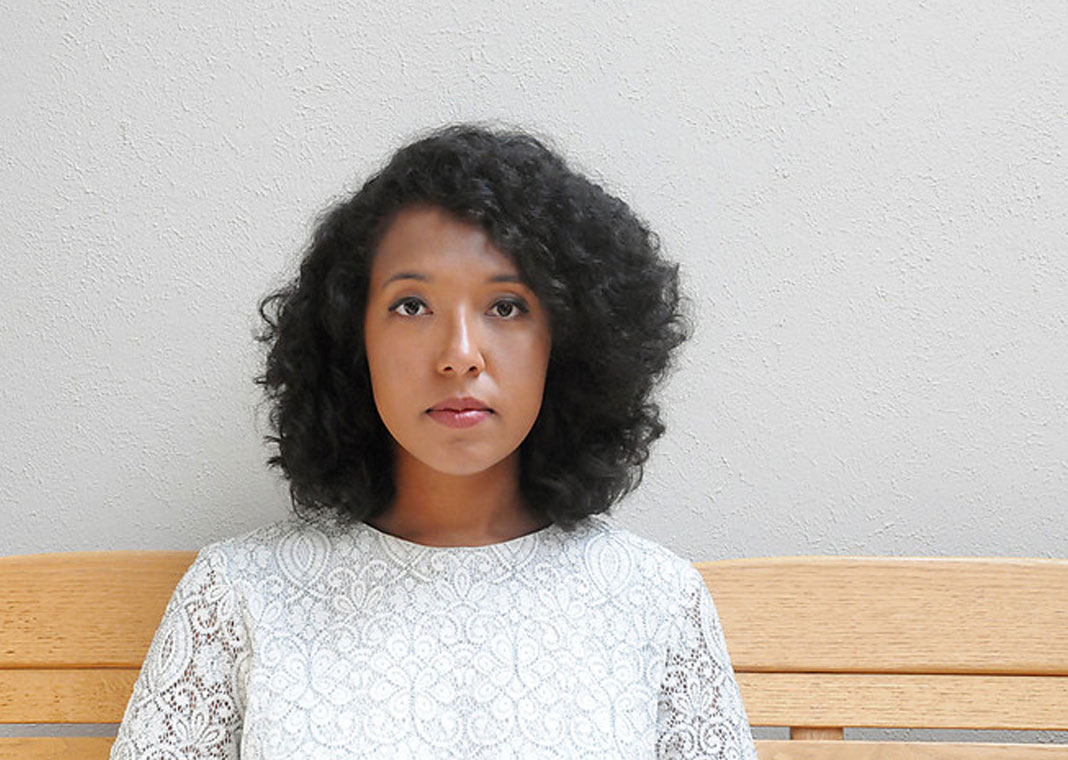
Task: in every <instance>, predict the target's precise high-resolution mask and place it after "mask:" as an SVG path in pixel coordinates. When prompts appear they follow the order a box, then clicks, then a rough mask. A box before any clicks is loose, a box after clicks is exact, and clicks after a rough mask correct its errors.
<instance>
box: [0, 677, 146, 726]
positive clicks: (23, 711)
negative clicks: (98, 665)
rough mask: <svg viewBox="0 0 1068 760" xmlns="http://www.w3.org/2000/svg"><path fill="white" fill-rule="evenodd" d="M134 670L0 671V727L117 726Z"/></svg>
mask: <svg viewBox="0 0 1068 760" xmlns="http://www.w3.org/2000/svg"><path fill="white" fill-rule="evenodd" d="M137 673H138V670H137V669H132V668H131V669H121V670H120V669H105V670H65V669H64V670H29V669H19V670H0V724H3V723H118V722H119V721H120V720H122V713H123V711H124V710H125V709H126V703H127V702H128V701H129V699H130V694H131V693H132V692H133V685H134V681H135V680H137Z"/></svg>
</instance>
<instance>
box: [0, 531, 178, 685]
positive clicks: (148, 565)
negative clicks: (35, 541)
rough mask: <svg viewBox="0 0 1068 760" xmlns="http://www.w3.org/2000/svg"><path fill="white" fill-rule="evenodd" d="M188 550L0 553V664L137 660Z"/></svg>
mask: <svg viewBox="0 0 1068 760" xmlns="http://www.w3.org/2000/svg"><path fill="white" fill-rule="evenodd" d="M194 556H195V554H193V553H191V552H68V553H63V554H36V555H25V556H15V557H0V668H16V667H18V668H46V667H57V666H58V667H77V668H86V667H97V666H108V667H137V668H139V667H140V666H141V663H142V661H143V660H144V656H145V652H147V651H148V645H149V643H150V642H151V640H152V634H153V633H154V632H155V630H156V626H157V625H158V624H159V620H160V618H161V617H162V615H163V609H164V607H166V605H167V600H168V599H170V596H171V594H172V593H173V591H174V587H175V585H176V584H177V583H178V580H179V578H181V576H182V574H183V573H184V572H185V570H186V568H188V566H189V564H190V563H191V562H192V561H193V557H194Z"/></svg>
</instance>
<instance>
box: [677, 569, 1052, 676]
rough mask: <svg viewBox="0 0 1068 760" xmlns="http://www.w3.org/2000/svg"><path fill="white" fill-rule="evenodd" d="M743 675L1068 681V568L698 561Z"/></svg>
mask: <svg viewBox="0 0 1068 760" xmlns="http://www.w3.org/2000/svg"><path fill="white" fill-rule="evenodd" d="M697 568H698V569H699V570H700V571H701V573H702V574H703V575H704V577H705V581H706V583H707V584H708V586H709V589H710V590H711V592H712V596H713V598H714V599H715V602H716V607H717V608H718V610H719V613H720V616H721V618H722V619H723V626H724V630H725V632H726V636H727V644H728V648H729V649H730V653H731V659H732V661H733V662H734V666H735V668H736V669H737V670H748V671H786V672H869V673H872V672H901V673H1028V674H1034V675H1068V560H1045V559H1033V560H1032V559H919V558H917V559H905V558H876V557H871V558H854V557H797V558H794V557H787V558H768V559H751V560H728V561H720V562H701V563H697Z"/></svg>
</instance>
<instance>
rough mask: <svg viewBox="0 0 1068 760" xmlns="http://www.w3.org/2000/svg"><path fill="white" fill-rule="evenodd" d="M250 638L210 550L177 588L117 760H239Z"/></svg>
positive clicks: (129, 710) (129, 712) (219, 560)
mask: <svg viewBox="0 0 1068 760" xmlns="http://www.w3.org/2000/svg"><path fill="white" fill-rule="evenodd" d="M247 642H248V636H247V634H246V630H245V624H244V620H243V617H242V613H241V608H240V605H239V604H238V600H237V595H236V594H235V593H234V589H233V587H232V586H231V585H230V582H229V579H228V578H227V575H226V568H225V560H224V558H223V556H222V554H221V553H219V552H218V551H217V550H213V549H212V548H211V547H209V548H207V549H205V550H203V551H201V552H200V554H198V555H197V558H196V560H195V561H194V562H193V564H192V565H191V566H190V568H189V570H188V571H186V574H185V576H184V577H183V578H182V580H181V581H180V582H179V583H178V586H177V588H176V589H175V591H174V595H173V596H172V597H171V600H170V602H169V603H168V605H167V609H166V611H165V612H164V613H163V621H162V622H161V623H160V626H159V629H158V630H157V631H156V635H155V637H154V638H153V640H152V646H151V647H150V648H149V650H148V655H147V656H146V657H145V663H144V665H143V666H142V668H141V673H140V675H139V676H138V678H137V682H136V683H135V685H134V690H133V695H132V696H131V697H130V702H129V704H128V705H127V707H126V714H125V716H124V717H123V720H122V724H121V725H120V726H119V733H118V737H117V738H116V740H115V744H114V746H113V747H112V750H111V760H140V758H148V757H152V758H157V757H176V758H183V759H185V758H188V760H208V759H209V758H210V760H223V759H226V760H231V759H234V758H237V757H238V754H239V753H238V743H239V741H240V736H241V724H242V717H243V715H244V707H245V694H244V681H245V679H244V671H245V668H244V665H245V663H246V662H247V654H248V646H247Z"/></svg>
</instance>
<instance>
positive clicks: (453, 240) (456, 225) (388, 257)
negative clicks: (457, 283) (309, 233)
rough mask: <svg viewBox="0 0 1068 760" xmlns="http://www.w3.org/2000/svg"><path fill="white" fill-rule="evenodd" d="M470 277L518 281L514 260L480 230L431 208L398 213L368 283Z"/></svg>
mask: <svg viewBox="0 0 1068 760" xmlns="http://www.w3.org/2000/svg"><path fill="white" fill-rule="evenodd" d="M468 273H470V274H472V275H477V276H478V277H479V278H480V279H492V280H494V281H498V282H521V281H522V280H521V278H520V277H519V270H518V269H517V267H516V265H515V262H514V260H513V259H512V257H511V256H509V255H508V254H506V253H504V252H503V251H501V250H500V249H499V248H498V247H497V246H496V245H494V243H493V241H492V240H491V239H490V237H489V235H487V234H486V232H485V231H484V230H483V229H482V228H480V227H479V226H478V225H476V224H473V223H471V222H468V221H464V220H462V219H459V218H458V217H456V216H454V215H453V214H450V213H449V212H447V211H445V210H442V209H439V208H437V207H432V206H430V207H422V206H421V207H416V208H410V209H404V210H402V211H400V212H399V213H398V214H397V216H396V217H395V218H394V219H393V221H392V222H391V223H390V225H389V226H388V227H387V228H386V231H385V233H384V234H383V235H382V237H381V239H380V240H379V242H378V245H377V246H376V248H375V254H374V258H373V260H372V264H371V280H372V282H374V283H376V284H378V285H379V286H384V285H386V284H388V283H389V282H392V281H395V280H398V279H414V280H433V279H435V278H436V277H441V276H443V275H447V274H448V275H460V274H468Z"/></svg>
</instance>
